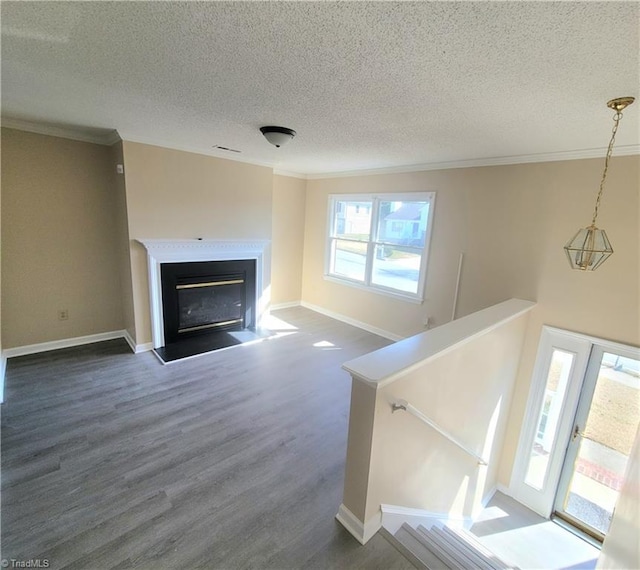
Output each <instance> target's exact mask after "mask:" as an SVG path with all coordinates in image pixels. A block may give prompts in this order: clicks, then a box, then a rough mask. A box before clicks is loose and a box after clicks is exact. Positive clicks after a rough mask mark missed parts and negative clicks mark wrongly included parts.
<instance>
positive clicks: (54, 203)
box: [2, 128, 123, 349]
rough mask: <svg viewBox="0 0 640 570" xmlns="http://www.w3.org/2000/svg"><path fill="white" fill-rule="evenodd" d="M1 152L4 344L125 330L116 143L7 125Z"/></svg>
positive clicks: (6, 346)
mask: <svg viewBox="0 0 640 570" xmlns="http://www.w3.org/2000/svg"><path fill="white" fill-rule="evenodd" d="M2 151H3V152H2V218H3V219H2V317H3V318H2V342H3V348H5V349H7V348H12V347H17V346H24V345H28V344H35V343H40V342H46V341H54V340H61V339H66V338H73V337H78V336H83V335H90V334H95V333H100V332H107V331H114V330H120V329H122V325H123V323H122V304H121V295H120V275H119V265H118V252H117V249H116V247H115V246H114V240H113V236H114V233H115V232H116V202H115V198H114V193H113V187H112V177H111V161H110V151H109V149H108V148H107V147H104V146H100V145H95V144H89V143H84V142H78V141H71V140H67V139H61V138H56V137H50V136H44V135H37V134H32V133H25V132H21V131H16V130H11V129H4V128H3V129H2ZM60 309H68V311H69V319H68V320H66V321H60V320H58V311H59V310H60Z"/></svg>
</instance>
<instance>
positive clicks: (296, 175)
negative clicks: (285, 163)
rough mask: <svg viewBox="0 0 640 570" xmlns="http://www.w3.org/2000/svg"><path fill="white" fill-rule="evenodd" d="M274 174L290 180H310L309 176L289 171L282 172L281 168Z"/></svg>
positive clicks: (274, 170) (274, 171)
mask: <svg viewBox="0 0 640 570" xmlns="http://www.w3.org/2000/svg"><path fill="white" fill-rule="evenodd" d="M273 173H274V174H276V175H278V176H287V177H288V178H299V179H300V180H307V179H308V178H309V175H308V174H302V173H300V172H291V171H289V170H280V169H279V168H274V169H273Z"/></svg>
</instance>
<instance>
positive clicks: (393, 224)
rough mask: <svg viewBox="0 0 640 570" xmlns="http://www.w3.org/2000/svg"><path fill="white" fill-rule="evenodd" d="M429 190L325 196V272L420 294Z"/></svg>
mask: <svg viewBox="0 0 640 570" xmlns="http://www.w3.org/2000/svg"><path fill="white" fill-rule="evenodd" d="M434 199H435V194H434V193H433V192H420V193H413V194H381V195H373V196H371V195H349V196H346V195H332V196H330V197H329V212H330V224H329V236H328V255H327V267H326V275H327V276H328V277H329V278H333V279H338V280H341V281H344V282H347V283H350V284H353V285H357V286H361V287H366V288H370V289H374V290H379V291H382V292H386V293H390V294H395V295H399V296H402V297H408V298H413V299H419V300H421V299H422V294H423V290H424V281H425V277H426V266H427V263H426V262H427V251H428V245H429V236H430V234H431V224H432V217H433V202H434Z"/></svg>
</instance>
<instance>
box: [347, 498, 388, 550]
mask: <svg viewBox="0 0 640 570" xmlns="http://www.w3.org/2000/svg"><path fill="white" fill-rule="evenodd" d="M336 519H337V520H338V521H339V522H340V524H342V526H343V527H344V528H346V529H347V530H348V531H349V532H350V533H351V534H352V535H353V537H354V538H355V539H356V540H357V541H358V542H359V543H360V544H366V543H367V542H368V541H369V539H370V538H371V537H372V536H373V535H374V534H375V533H376V532H378V531H379V530H380V528H381V527H382V512H379V513H377V514H375V515H374V516H372V517H371V518H370V519H369V520H368V521H366V522H365V523H364V524H363V523H362V522H361V521H360V519H359V518H358V517H356V515H354V514H353V513H352V512H351V511H350V510H349V509H348V508H347V507H345V506H344V504H341V505H340V507H339V508H338V514H337V515H336Z"/></svg>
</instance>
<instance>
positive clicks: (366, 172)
mask: <svg viewBox="0 0 640 570" xmlns="http://www.w3.org/2000/svg"><path fill="white" fill-rule="evenodd" d="M606 151H607V149H606V148H602V149H600V148H593V149H585V150H569V151H559V152H548V153H540V154H524V155H518V156H500V157H495V158H478V159H471V160H452V161H448V162H430V163H429V162H428V163H423V164H407V165H405V166H389V167H385V168H370V169H363V170H343V171H335V172H324V173H323V172H315V173H308V174H307V180H322V179H324V178H349V177H353V176H377V175H380V174H401V173H405V172H423V171H428V170H449V169H455V168H476V167H481V166H508V165H512V164H529V163H539V162H558V161H562V160H584V159H589V158H603V157H604V155H605V154H606ZM637 154H640V145H637V144H636V145H624V146H619V147H616V152H615V155H616V156H634V155H637Z"/></svg>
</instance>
